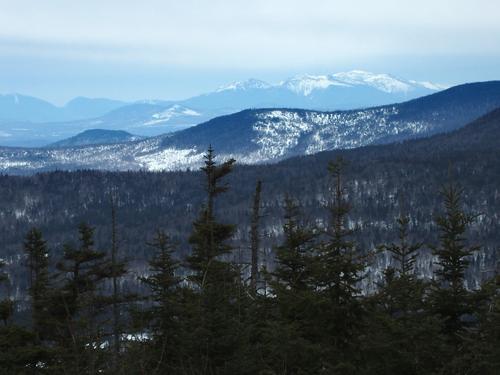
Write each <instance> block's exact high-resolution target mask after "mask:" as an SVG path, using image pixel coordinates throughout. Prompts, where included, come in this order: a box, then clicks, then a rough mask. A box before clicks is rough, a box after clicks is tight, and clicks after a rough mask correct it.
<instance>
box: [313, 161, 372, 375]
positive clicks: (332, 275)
mask: <svg viewBox="0 0 500 375" xmlns="http://www.w3.org/2000/svg"><path fill="white" fill-rule="evenodd" d="M345 167H346V162H345V161H344V160H343V159H341V158H339V159H337V160H336V161H335V162H330V164H329V166H328V170H329V172H330V175H331V177H332V179H333V183H334V186H333V197H332V199H331V200H330V203H329V205H328V210H329V212H330V222H329V224H328V226H327V228H326V233H325V234H326V240H324V241H323V242H322V243H321V244H320V245H319V246H317V257H316V262H315V271H314V283H315V287H316V290H317V291H318V293H317V294H318V299H317V302H316V303H317V314H318V316H317V319H318V321H319V322H321V325H318V326H317V329H318V337H320V339H321V341H322V342H321V346H322V348H323V350H324V353H323V356H322V357H321V358H320V362H321V366H322V368H323V369H324V370H325V371H327V372H330V373H339V374H350V373H357V372H359V366H360V362H361V357H360V352H359V347H360V343H359V340H360V336H361V333H362V328H363V324H364V322H363V318H364V311H363V306H362V303H361V300H360V297H361V294H360V293H361V290H360V281H361V280H362V272H363V270H364V268H365V264H364V261H365V257H364V256H362V255H361V254H360V253H359V251H357V249H356V245H355V243H354V241H353V240H352V239H351V236H352V233H353V230H352V229H350V228H349V226H348V223H347V218H348V214H349V212H350V209H351V208H350V205H349V203H348V202H347V201H346V191H345V186H344V181H343V178H344V170H345Z"/></svg>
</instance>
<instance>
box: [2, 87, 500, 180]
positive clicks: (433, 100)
mask: <svg viewBox="0 0 500 375" xmlns="http://www.w3.org/2000/svg"><path fill="white" fill-rule="evenodd" d="M497 107H500V82H499V81H492V82H483V83H474V84H467V85H461V86H456V87H453V88H450V89H448V90H444V91H442V92H438V93H436V94H432V95H429V96H426V97H423V98H419V99H415V100H412V101H409V102H405V103H401V104H393V105H389V106H382V107H374V108H368V109H362V110H353V111H336V112H318V111H308V110H302V109H249V110H245V111H242V112H238V113H235V114H232V115H227V116H222V117H218V118H216V119H213V120H210V121H208V122H205V123H202V124H200V125H197V126H194V127H191V128H189V129H186V130H183V131H179V132H176V133H173V134H166V135H163V136H158V137H154V138H149V139H146V140H143V141H138V142H132V143H123V144H116V145H99V146H89V147H79V148H77V149H74V148H63V149H50V150H46V149H15V148H0V162H1V163H0V171H3V172H5V173H21V174H25V173H33V172H36V171H46V170H54V169H64V170H74V169H80V168H93V169H103V170H137V169H146V170H179V169H186V168H196V167H197V166H199V165H200V162H201V161H202V156H203V152H204V150H205V149H206V148H207V147H208V145H209V144H211V145H212V146H214V147H215V148H216V149H217V150H218V152H219V154H220V155H221V156H222V157H234V158H235V159H237V160H239V161H240V162H241V163H246V164H259V163H273V162H278V161H281V160H284V159H286V158H290V157H293V156H300V155H309V154H314V153H317V152H321V151H327V150H334V149H351V148H357V147H361V146H366V145H371V144H385V143H389V142H395V141H403V140H406V139H412V138H418V137H425V136H429V135H433V134H437V133H443V132H449V131H452V130H454V129H458V128H460V127H462V126H464V125H466V124H467V123H468V122H470V121H472V120H474V119H476V118H478V117H480V116H482V115H484V114H486V113H487V112H489V111H491V110H493V109H495V108H497Z"/></svg>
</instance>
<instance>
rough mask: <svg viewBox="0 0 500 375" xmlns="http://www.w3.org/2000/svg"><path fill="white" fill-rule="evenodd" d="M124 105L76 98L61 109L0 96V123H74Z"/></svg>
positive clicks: (26, 98) (24, 98) (23, 97)
mask: <svg viewBox="0 0 500 375" xmlns="http://www.w3.org/2000/svg"><path fill="white" fill-rule="evenodd" d="M125 104H126V103H125V102H122V101H119V100H111V99H103V98H96V99H94V98H84V97H78V98H75V99H73V100H71V101H69V102H68V103H67V104H66V105H64V106H62V107H57V106H55V105H53V104H51V103H49V102H47V101H45V100H42V99H38V98H35V97H32V96H27V95H20V94H5V95H0V122H2V123H5V122H8V121H13V122H21V121H30V122H36V123H42V122H52V121H74V120H81V119H86V118H93V117H98V116H102V115H104V114H106V113H108V112H110V111H112V110H114V109H116V108H119V107H122V106H124V105H125Z"/></svg>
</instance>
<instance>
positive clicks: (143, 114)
mask: <svg viewBox="0 0 500 375" xmlns="http://www.w3.org/2000/svg"><path fill="white" fill-rule="evenodd" d="M444 88H445V87H444V86H442V85H438V84H435V83H431V82H418V81H415V80H406V79H402V78H398V77H394V76H391V75H389V74H378V73H370V72H365V71H360V70H353V71H350V72H342V73H335V74H328V75H310V74H303V75H298V76H295V77H291V78H289V79H286V80H284V81H282V82H279V83H277V84H269V83H267V82H263V81H260V80H256V79H249V80H246V81H240V82H233V83H230V84H227V85H224V86H222V87H219V88H218V89H216V90H214V91H211V92H208V93H206V94H203V95H198V96H195V97H192V98H188V99H185V100H178V101H164V100H141V101H137V102H134V103H123V102H120V101H115V100H109V99H89V98H75V99H73V100H71V101H70V102H68V103H67V104H66V105H65V106H63V107H56V106H54V105H52V104H50V103H47V102H45V101H42V100H39V99H36V98H31V97H27V96H22V95H17V94H13V95H5V96H0V145H4V146H21V147H29V146H44V145H46V144H49V143H54V142H56V141H58V140H62V139H64V138H68V137H70V136H73V135H76V134H77V133H80V132H82V131H84V130H88V129H95V128H100V129H107V130H125V131H128V132H131V133H133V134H139V135H144V136H156V135H159V134H162V133H168V132H173V131H177V130H182V129H185V128H188V127H190V126H193V125H196V124H200V123H203V122H206V121H208V120H210V119H213V118H215V117H219V116H223V115H227V114H231V113H235V112H239V111H241V110H244V109H249V108H302V109H306V110H321V111H332V110H347V109H357V108H367V107H373V106H379V105H386V104H392V103H399V102H403V101H407V100H410V99H413V98H417V97H421V96H424V95H429V94H432V93H435V92H438V91H440V90H442V89H444Z"/></svg>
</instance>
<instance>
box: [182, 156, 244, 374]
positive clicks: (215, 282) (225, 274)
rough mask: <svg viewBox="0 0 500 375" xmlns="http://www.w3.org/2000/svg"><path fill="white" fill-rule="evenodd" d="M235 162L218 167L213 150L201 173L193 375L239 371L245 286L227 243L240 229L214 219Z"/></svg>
mask: <svg viewBox="0 0 500 375" xmlns="http://www.w3.org/2000/svg"><path fill="white" fill-rule="evenodd" d="M234 162H235V161H234V159H231V160H228V161H226V162H224V163H222V164H221V165H217V164H216V162H215V154H214V151H213V149H212V148H211V147H210V148H209V149H208V152H207V154H206V155H205V165H204V167H202V168H201V170H202V171H203V173H204V175H205V178H206V185H205V189H206V193H207V200H206V205H205V206H204V207H203V208H202V209H201V212H200V214H199V216H198V219H197V220H196V221H195V222H194V223H193V232H192V234H191V236H190V238H189V243H190V244H191V246H192V253H191V255H190V256H189V257H188V258H187V265H188V267H189V269H190V270H191V271H192V274H191V275H190V276H189V280H190V282H191V283H192V287H193V288H194V292H195V295H194V298H193V301H194V303H193V304H192V306H191V309H190V314H191V318H192V319H194V321H192V322H191V323H190V326H191V330H192V332H191V335H192V336H191V338H190V339H189V340H188V341H189V346H190V347H191V348H190V350H189V353H191V358H190V359H189V363H190V366H192V367H193V369H192V370H191V371H193V372H194V373H198V372H201V373H207V374H226V373H227V374H231V373H234V372H235V371H236V369H237V368H238V365H237V364H236V363H235V361H234V359H235V358H236V357H237V352H238V350H239V346H240V333H239V329H240V328H241V327H240V323H241V322H240V320H239V318H240V316H239V315H238V308H239V306H240V296H241V293H240V288H241V285H240V284H241V280H240V274H239V272H238V269H237V267H235V266H234V265H233V264H232V263H231V262H230V261H229V255H230V252H231V246H230V245H229V244H228V240H229V239H230V238H231V237H232V235H233V233H234V230H235V227H234V225H231V224H223V223H220V222H218V221H217V219H216V217H215V202H216V198H217V197H218V196H219V195H221V194H222V193H224V192H225V191H227V189H228V187H227V185H223V184H222V179H223V178H224V177H225V176H227V175H228V174H229V173H230V172H231V170H232V169H233V165H234Z"/></svg>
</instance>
